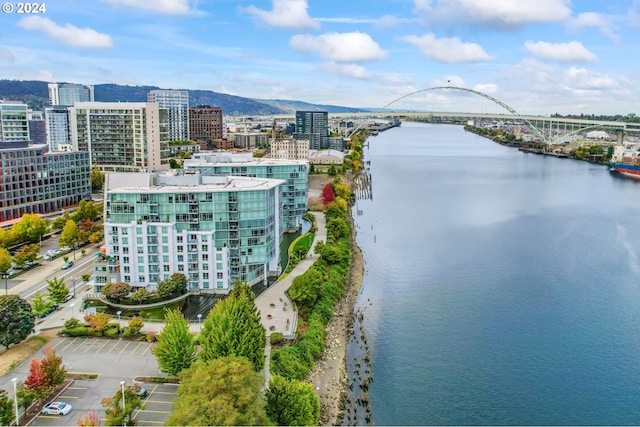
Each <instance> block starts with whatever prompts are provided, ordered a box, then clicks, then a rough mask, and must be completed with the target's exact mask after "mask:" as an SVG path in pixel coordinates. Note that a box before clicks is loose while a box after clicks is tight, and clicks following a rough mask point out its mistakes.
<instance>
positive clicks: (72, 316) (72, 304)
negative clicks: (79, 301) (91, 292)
mask: <svg viewBox="0 0 640 427" xmlns="http://www.w3.org/2000/svg"><path fill="white" fill-rule="evenodd" d="M74 305H76V303H74V302H72V303H71V305H70V306H69V307H71V318H72V319H73V318H75V316H74V315H73V306H74Z"/></svg>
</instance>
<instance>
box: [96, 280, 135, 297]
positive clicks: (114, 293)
mask: <svg viewBox="0 0 640 427" xmlns="http://www.w3.org/2000/svg"><path fill="white" fill-rule="evenodd" d="M131 289H132V287H131V285H130V284H128V283H126V282H116V283H111V284H109V285H107V286H104V287H103V288H102V294H103V295H105V296H106V297H107V298H111V299H114V300H121V299H123V298H126V296H127V295H129V294H130V293H131Z"/></svg>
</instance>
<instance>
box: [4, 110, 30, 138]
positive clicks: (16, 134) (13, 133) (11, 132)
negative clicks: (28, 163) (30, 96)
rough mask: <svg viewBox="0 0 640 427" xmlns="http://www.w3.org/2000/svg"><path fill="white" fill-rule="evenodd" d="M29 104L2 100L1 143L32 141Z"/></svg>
mask: <svg viewBox="0 0 640 427" xmlns="http://www.w3.org/2000/svg"><path fill="white" fill-rule="evenodd" d="M30 140H31V136H30V135H29V116H28V107H27V104H23V103H21V102H18V101H3V100H0V141H30Z"/></svg>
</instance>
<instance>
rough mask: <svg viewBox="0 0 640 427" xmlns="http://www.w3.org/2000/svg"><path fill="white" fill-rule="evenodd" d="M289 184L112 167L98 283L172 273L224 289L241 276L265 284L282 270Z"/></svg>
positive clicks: (156, 278)
mask: <svg viewBox="0 0 640 427" xmlns="http://www.w3.org/2000/svg"><path fill="white" fill-rule="evenodd" d="M283 184H284V181H282V180H275V179H261V178H253V177H252V178H249V177H216V176H208V175H207V174H205V173H200V172H199V171H184V170H177V169H176V170H170V171H164V172H162V173H158V172H153V173H109V174H107V175H106V178H105V205H104V206H105V207H104V212H105V215H104V235H105V242H106V248H105V256H104V258H103V259H100V260H98V261H97V262H96V264H95V271H96V275H95V279H96V286H97V287H101V286H102V285H104V284H105V283H108V282H112V281H118V280H121V281H124V282H127V283H129V284H131V285H132V286H134V287H147V288H149V289H153V288H155V287H156V286H157V284H158V283H159V282H160V281H162V280H167V279H169V277H170V276H171V274H173V273H182V274H184V275H185V276H186V277H187V280H188V287H189V289H212V290H214V291H216V292H220V293H227V292H228V291H229V290H230V285H231V284H232V283H233V281H234V280H236V279H240V280H245V281H247V283H249V284H250V285H254V284H257V283H262V284H266V281H267V278H268V277H269V275H275V274H277V273H278V272H279V270H280V266H279V258H280V241H281V238H282V231H281V222H280V221H281V212H280V200H279V199H280V193H281V186H282V185H283Z"/></svg>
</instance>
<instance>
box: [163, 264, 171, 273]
mask: <svg viewBox="0 0 640 427" xmlns="http://www.w3.org/2000/svg"><path fill="white" fill-rule="evenodd" d="M162 271H166V272H169V271H170V270H169V266H168V265H163V266H162Z"/></svg>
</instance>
